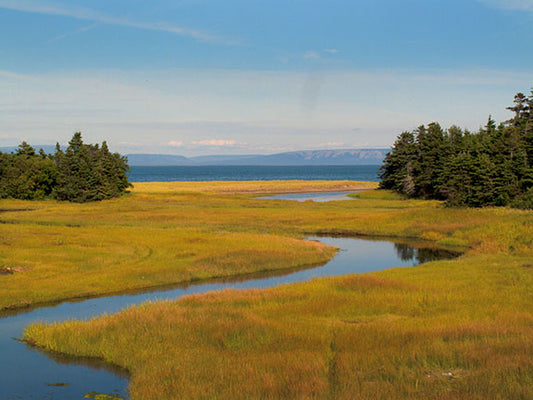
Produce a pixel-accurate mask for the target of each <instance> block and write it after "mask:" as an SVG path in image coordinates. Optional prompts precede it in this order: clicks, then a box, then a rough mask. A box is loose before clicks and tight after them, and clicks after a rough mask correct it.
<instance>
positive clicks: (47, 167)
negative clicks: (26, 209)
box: [0, 132, 131, 203]
mask: <svg viewBox="0 0 533 400" xmlns="http://www.w3.org/2000/svg"><path fill="white" fill-rule="evenodd" d="M128 170H129V166H128V162H127V159H126V157H123V156H121V155H120V154H118V153H112V152H110V151H109V148H108V147H107V143H106V142H103V143H102V145H101V146H99V145H98V144H84V143H83V140H82V137H81V133H80V132H76V133H75V134H74V135H73V136H72V139H71V140H70V142H69V144H68V147H67V148H66V150H65V151H63V150H62V149H61V147H60V146H59V144H57V145H56V150H55V153H54V154H46V153H45V152H44V151H43V149H41V150H40V151H39V152H37V151H36V150H35V149H34V148H33V147H32V146H30V145H29V144H28V143H26V142H22V144H20V145H19V147H18V148H17V150H16V151H15V152H12V153H2V152H0V198H14V199H23V200H37V199H45V198H54V199H58V200H66V201H71V202H77V203H83V202H88V201H97V200H104V199H110V198H113V197H118V196H120V195H122V194H123V193H125V192H126V190H127V188H128V187H130V186H131V185H130V183H129V181H128V177H127V172H128Z"/></svg>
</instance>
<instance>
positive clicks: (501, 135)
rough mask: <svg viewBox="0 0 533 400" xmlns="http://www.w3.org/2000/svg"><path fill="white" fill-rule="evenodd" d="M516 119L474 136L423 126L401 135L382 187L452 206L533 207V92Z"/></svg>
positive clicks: (521, 101) (519, 105) (517, 106)
mask: <svg viewBox="0 0 533 400" xmlns="http://www.w3.org/2000/svg"><path fill="white" fill-rule="evenodd" d="M508 109H509V110H511V111H513V112H514V113H515V115H514V118H512V119H511V120H509V121H507V122H506V123H503V124H500V125H498V126H497V125H496V122H495V121H494V120H493V119H492V118H491V117H489V119H488V121H487V124H486V125H485V126H484V127H483V128H481V129H480V130H479V132H478V133H475V134H472V133H470V132H468V131H464V132H463V131H462V130H461V129H460V128H458V127H456V126H452V127H450V128H449V129H448V130H447V131H444V130H443V129H442V128H441V127H440V125H439V124H437V123H432V124H429V125H428V126H427V127H425V126H420V127H419V128H417V129H416V130H415V131H414V132H403V133H401V134H400V135H399V136H398V139H397V141H396V142H395V143H394V146H393V147H392V151H391V152H390V153H389V154H387V156H386V157H385V160H384V164H383V166H382V167H381V170H380V176H381V183H380V187H381V188H384V189H392V190H395V191H397V192H400V193H402V194H405V195H408V196H411V197H418V198H426V199H441V200H446V203H447V204H448V205H450V206H469V207H482V206H488V205H492V206H505V205H511V206H513V207H519V208H533V198H532V196H533V112H532V110H533V92H532V94H531V96H529V97H526V96H525V95H523V94H522V93H519V94H517V95H516V96H515V100H514V106H512V107H508Z"/></svg>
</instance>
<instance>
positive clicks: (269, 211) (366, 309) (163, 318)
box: [25, 184, 533, 400]
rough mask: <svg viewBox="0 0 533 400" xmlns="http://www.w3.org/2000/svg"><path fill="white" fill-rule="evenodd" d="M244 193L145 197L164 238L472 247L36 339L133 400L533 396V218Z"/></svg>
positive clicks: (374, 195)
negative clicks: (351, 239) (325, 236)
mask: <svg viewBox="0 0 533 400" xmlns="http://www.w3.org/2000/svg"><path fill="white" fill-rule="evenodd" d="M243 185H245V184H243ZM245 192H246V190H243V191H242V192H240V193H239V191H235V193H233V194H231V195H230V194H227V193H225V192H223V191H219V192H210V193H208V190H205V191H202V190H200V192H194V193H192V192H190V193H186V194H180V192H179V190H178V189H176V190H174V189H172V188H169V189H168V190H165V193H164V194H159V193H158V192H157V190H156V189H155V187H152V188H149V187H146V188H143V190H142V192H141V191H140V192H139V193H138V194H136V195H135V196H134V197H135V199H136V200H135V201H140V202H142V199H144V198H146V201H148V202H149V203H150V204H152V203H153V202H156V200H155V199H156V198H158V199H159V200H158V202H157V204H158V207H159V208H157V212H156V211H155V209H153V210H152V211H150V213H149V214H150V215H151V217H150V218H148V217H147V216H146V223H147V224H148V223H150V224H154V225H156V226H157V225H158V224H162V225H164V224H170V226H173V225H172V224H177V223H178V221H180V222H179V224H180V226H181V227H183V229H185V228H187V229H196V230H198V231H202V229H204V230H206V231H209V232H214V231H216V232H221V231H223V232H225V233H228V234H247V235H259V234H269V235H273V236H275V237H278V236H279V235H288V236H291V235H292V236H295V237H301V236H303V235H304V234H305V233H312V232H318V231H321V232H330V233H359V234H368V235H376V234H377V235H386V236H403V237H417V238H422V239H428V240H432V241H434V242H435V243H440V244H447V245H453V246H460V247H461V246H462V247H463V248H468V251H467V252H466V254H465V255H463V256H462V257H460V258H459V259H457V260H453V261H438V262H432V263H428V264H425V265H423V266H421V267H418V268H403V269H393V270H388V271H382V272H376V273H370V274H364V275H359V276H355V275H354V276H346V277H339V278H329V279H318V280H314V281H311V282H308V283H303V284H296V285H290V286H283V287H278V288H274V289H268V290H263V291H260V290H249V291H224V292H222V293H217V294H206V295H199V296H191V297H187V298H183V299H181V300H178V301H173V302H160V303H150V304H146V305H143V306H139V307H133V308H130V309H128V310H125V311H124V312H121V313H119V314H116V315H111V316H105V317H101V318H96V319H93V320H91V321H89V322H77V321H71V322H67V323H62V324H52V325H43V324H35V325H32V326H30V327H29V328H28V329H27V330H26V333H25V338H26V339H27V340H28V341H31V342H34V343H37V344H38V345H40V346H43V347H45V348H47V349H49V350H54V351H60V352H66V353H69V354H74V355H87V356H93V357H100V358H103V359H105V360H108V361H110V362H113V363H115V364H117V365H120V366H123V367H125V368H127V369H128V370H129V371H130V372H131V373H132V378H131V385H130V394H131V398H132V399H143V400H144V399H147V400H148V399H176V398H232V399H233V398H265V399H269V398H270V399H278V398H320V399H327V398H331V399H353V398H360V399H375V398H381V399H406V398H407V399H408V398H417V399H426V398H431V399H486V398H494V399H498V398H499V399H529V398H532V397H533V390H532V387H533V296H532V295H531V293H532V289H533V214H532V213H531V212H525V211H515V210H508V209H483V210H467V209H462V210H457V209H446V208H442V207H441V206H440V204H439V203H438V202H425V201H412V200H401V199H399V198H397V197H396V196H394V195H391V194H389V193H386V192H366V193H363V194H361V195H359V196H358V197H359V198H358V199H357V201H353V202H336V203H326V204H315V203H307V202H306V203H296V202H283V201H268V200H264V201H263V200H252V197H253V196H251V195H249V194H243V193H245ZM144 196H146V197H144ZM130 201H132V200H130ZM132 204H137V206H136V207H137V208H135V209H129V210H123V211H122V212H121V213H120V212H119V213H118V217H117V224H119V225H120V224H121V226H128V225H127V224H129V223H132V219H134V218H135V220H136V221H141V220H143V218H145V216H143V213H141V212H139V211H140V210H141V209H142V207H141V206H139V204H138V203H132ZM154 204H155V203H154ZM177 204H180V205H181V206H180V207H177V206H176V205H177ZM214 209H216V210H218V212H216V213H214V214H213V212H214V211H213V210H214ZM192 210H194V213H193V212H192ZM222 210H223V212H222ZM154 214H155V215H158V217H154ZM214 215H216V218H214ZM65 218H66V217H65ZM213 218H214V219H213ZM98 223H99V220H98V221H95V222H94V224H95V225H97V224H98ZM161 229H163V228H162V227H161ZM202 232H203V231H202ZM281 237H285V236H281ZM298 243H299V242H298ZM250 245H251V243H250ZM321 250H322V249H321ZM259 258H261V257H259ZM211 262H213V263H216V262H217V261H216V259H212V261H211Z"/></svg>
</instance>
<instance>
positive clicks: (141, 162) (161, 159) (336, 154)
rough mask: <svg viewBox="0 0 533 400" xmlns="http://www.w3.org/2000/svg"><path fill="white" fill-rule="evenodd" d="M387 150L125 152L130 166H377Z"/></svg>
mask: <svg viewBox="0 0 533 400" xmlns="http://www.w3.org/2000/svg"><path fill="white" fill-rule="evenodd" d="M389 151H390V150H389V149H343V150H304V151H291V152H286V153H278V154H269V155H259V154H250V155H237V156H228V155H213V156H197V157H183V156H178V155H168V154H127V157H128V163H129V165H130V166H194V165H214V166H216V165H236V166H238V165H258V166H260V165H265V166H269V165H271V166H282V165H283V166H298V165H301V166H304V165H314V166H317V165H380V164H382V162H383V159H384V157H385V155H386V154H387V153H388V152H389Z"/></svg>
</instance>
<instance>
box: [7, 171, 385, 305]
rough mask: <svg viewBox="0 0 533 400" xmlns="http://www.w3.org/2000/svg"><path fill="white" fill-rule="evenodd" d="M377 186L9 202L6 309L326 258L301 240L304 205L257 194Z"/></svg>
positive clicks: (215, 185) (202, 189)
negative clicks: (298, 219) (298, 220)
mask: <svg viewBox="0 0 533 400" xmlns="http://www.w3.org/2000/svg"><path fill="white" fill-rule="evenodd" d="M373 186H375V184H372V183H361V182H298V181H291V182H249V183H239V182H207V183H193V184H191V183H187V182H185V183H179V184H178V183H174V184H168V183H145V184H136V185H135V188H134V190H133V193H132V194H131V195H128V196H125V197H122V198H120V199H114V200H108V201H103V202H98V203H87V204H70V203H60V202H55V201H40V202H37V201H35V202H32V201H14V200H0V211H1V212H0V271H12V272H14V273H13V274H6V275H1V274H0V310H1V309H6V308H18V307H24V306H28V305H33V304H38V303H45V302H52V301H59V300H64V299H69V298H75V297H86V296H99V295H105V294H110V293H116V292H120V291H126V290H135V289H142V288H148V287H153V286H161V285H167V284H174V283H183V282H190V281H195V280H200V279H207V278H215V277H227V276H232V275H241V274H248V273H252V272H258V271H269V270H278V269H285V268H295V267H301V266H307V265H311V264H313V265H314V264H319V263H323V262H325V261H327V260H328V259H329V258H331V257H332V255H333V254H334V253H335V250H334V249H331V248H327V247H326V246H323V245H319V244H311V243H308V242H305V241H303V240H301V239H303V233H302V232H301V230H300V231H298V230H295V229H294V227H293V226H292V223H291V221H292V220H293V218H294V217H295V215H297V214H298V213H299V211H298V206H297V205H296V209H293V208H291V207H289V208H285V207H284V206H283V204H285V203H286V202H273V201H269V200H263V201H259V200H255V199H253V197H254V195H253V194H250V192H251V191H257V192H258V193H271V192H276V193H278V192H284V191H307V190H311V191H313V190H327V189H329V190H339V189H343V190H345V189H352V190H354V189H357V188H361V187H373ZM300 208H301V207H300ZM303 208H307V209H309V211H308V212H307V213H308V214H309V213H311V214H313V213H316V212H315V211H313V210H312V209H310V208H309V207H308V206H304V207H303ZM310 217H311V216H310V215H307V216H305V217H304V218H306V219H308V218H310Z"/></svg>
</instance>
